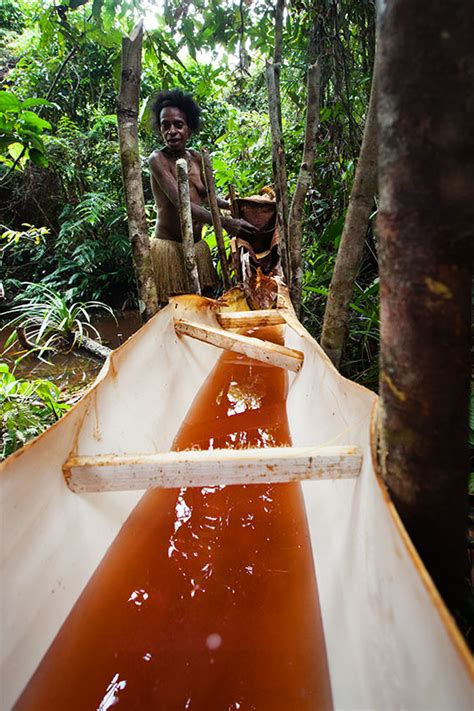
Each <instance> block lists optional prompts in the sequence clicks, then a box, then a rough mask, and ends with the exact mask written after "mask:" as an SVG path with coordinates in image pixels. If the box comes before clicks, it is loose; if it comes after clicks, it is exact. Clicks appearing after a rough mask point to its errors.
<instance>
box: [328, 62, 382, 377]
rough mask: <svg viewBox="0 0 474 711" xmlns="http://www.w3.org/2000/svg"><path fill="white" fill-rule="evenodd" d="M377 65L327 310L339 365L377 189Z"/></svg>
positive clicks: (332, 353) (330, 352)
mask: <svg viewBox="0 0 474 711" xmlns="http://www.w3.org/2000/svg"><path fill="white" fill-rule="evenodd" d="M376 92H377V68H376V66H375V67H374V75H373V79H372V91H371V94H370V101H369V108H368V111H367V118H366V121H365V127H364V136H363V139H362V146H361V149H360V155H359V161H358V163H357V169H356V174H355V177H354V184H353V186H352V191H351V197H350V200H349V206H348V208H347V214H346V219H345V221H344V229H343V231H342V237H341V242H340V244H339V250H338V253H337V258H336V264H335V266H334V272H333V275H332V279H331V284H330V286H329V294H328V300H327V303H326V309H325V312H324V320H323V330H322V334H321V346H322V348H324V350H325V351H326V353H327V354H328V356H329V357H330V358H331V360H332V362H333V363H334V365H335V366H336V368H339V365H340V362H341V356H342V351H343V348H344V344H345V341H346V338H347V333H348V321H349V303H350V300H351V297H352V292H353V290H354V282H355V280H356V278H357V274H358V273H359V269H360V264H361V261H362V255H363V251H364V244H365V236H366V234H367V226H368V223H369V217H370V212H371V210H372V207H373V204H374V195H375V191H376V188H377V101H376Z"/></svg>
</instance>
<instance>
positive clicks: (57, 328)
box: [4, 284, 114, 360]
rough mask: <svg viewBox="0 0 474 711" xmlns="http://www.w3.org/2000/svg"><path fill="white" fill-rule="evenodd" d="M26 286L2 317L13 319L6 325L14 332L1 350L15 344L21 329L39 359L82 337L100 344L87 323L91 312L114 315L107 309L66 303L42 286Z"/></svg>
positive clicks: (88, 304) (66, 301) (97, 305)
mask: <svg viewBox="0 0 474 711" xmlns="http://www.w3.org/2000/svg"><path fill="white" fill-rule="evenodd" d="M28 287H29V294H30V295H29V296H28V295H27V296H26V297H25V296H23V298H21V299H17V300H16V302H15V303H14V305H13V306H12V307H11V308H10V309H9V310H8V311H7V312H5V314H4V315H5V316H13V318H12V319H11V320H10V321H9V322H8V323H7V324H6V326H8V327H10V328H14V329H15V330H14V331H13V332H12V334H11V336H10V337H9V338H8V339H7V342H6V344H5V347H6V348H9V347H10V346H11V345H12V344H13V343H15V342H16V341H18V339H19V335H18V331H19V330H20V329H21V330H22V332H23V334H24V338H26V340H27V341H28V342H29V343H31V344H32V350H34V351H35V352H36V353H37V355H38V358H40V359H41V360H43V359H44V356H45V355H46V354H48V353H52V352H53V353H54V352H55V351H58V350H64V349H65V348H72V347H73V346H74V345H75V344H76V343H77V342H79V341H80V339H81V337H82V336H84V335H86V336H92V337H94V338H96V339H97V340H99V341H100V334H99V332H98V331H97V329H96V328H95V327H94V326H93V325H92V324H91V311H92V310H95V311H97V310H103V311H106V312H107V313H109V314H111V315H112V316H113V315H114V313H113V310H112V309H111V308H110V307H109V306H107V305H106V304H102V303H100V302H97V301H87V302H78V303H70V302H68V300H67V298H65V297H63V296H62V295H61V294H59V293H58V292H57V291H56V290H55V289H52V288H51V287H48V286H46V285H44V284H29V285H28ZM30 352H31V351H30Z"/></svg>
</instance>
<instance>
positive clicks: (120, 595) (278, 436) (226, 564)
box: [17, 329, 331, 711]
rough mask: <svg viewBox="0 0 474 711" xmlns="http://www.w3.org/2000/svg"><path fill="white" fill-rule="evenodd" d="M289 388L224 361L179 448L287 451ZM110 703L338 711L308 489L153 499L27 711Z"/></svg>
mask: <svg viewBox="0 0 474 711" xmlns="http://www.w3.org/2000/svg"><path fill="white" fill-rule="evenodd" d="M271 333H273V335H275V333H278V331H277V329H272V332H271ZM268 335H269V334H268V333H266V334H265V336H266V337H268ZM286 392H287V375H286V373H285V372H284V371H283V370H281V369H278V368H273V367H270V366H266V365H263V364H258V363H255V362H254V361H250V360H248V359H247V358H245V357H243V356H236V355H235V354H232V353H225V354H224V355H223V356H222V358H221V359H220V361H219V362H218V364H217V366H216V368H215V369H214V371H213V372H212V373H211V375H210V376H209V378H208V380H207V381H206V383H205V384H204V385H203V386H202V388H201V390H200V392H199V393H198V395H197V397H196V399H195V401H194V403H193V404H192V406H191V408H190V410H189V412H188V413H187V415H186V417H185V419H184V421H183V423H182V425H181V428H180V430H179V432H178V434H177V436H176V438H175V441H174V443H173V449H175V450H184V449H191V448H194V449H206V448H209V447H214V448H223V447H266V446H270V445H278V446H281V445H289V444H291V440H290V434H289V430H288V422H287V417H286V407H285V401H286ZM118 669H120V674H119V673H118V672H117V670H118ZM110 680H112V681H110ZM104 689H105V690H106V693H105V695H104ZM111 706H113V708H114V710H115V708H117V709H118V710H119V711H120V709H124V711H125V710H126V711H131V710H135V709H136V710H137V711H143V710H144V709H155V708H156V709H163V710H164V711H182V709H191V711H227V710H231V709H232V710H236V709H242V711H244V710H245V711H250V710H251V709H255V710H256V711H288V709H297V711H310V710H311V711H314V709H318V710H321V711H322V710H324V709H330V708H331V691H330V686H329V677H328V669H327V661H326V652H325V645H324V637H323V631H322V624H321V618H320V612H319V603H318V596H317V587H316V581H315V578H314V571H313V563H312V555H311V549H310V544H309V537H308V530H307V524H306V518H305V512H304V504H303V500H302V495H301V490H300V487H299V485H297V484H279V485H271V484H269V483H266V484H262V485H248V486H223V485H221V486H204V487H199V488H181V489H176V490H167V491H164V490H152V491H150V492H149V493H147V494H146V495H145V496H144V497H143V499H142V500H141V502H140V503H139V505H138V506H137V507H136V509H135V510H134V511H133V512H132V514H131V516H130V518H129V519H128V521H127V522H126V524H125V525H124V527H123V528H122V531H121V533H120V534H119V536H118V537H117V539H116V541H115V542H114V544H113V545H112V546H111V548H110V549H109V552H108V554H107V556H106V558H105V559H104V561H103V563H102V564H101V565H100V566H99V568H98V570H97V572H96V574H95V575H94V577H93V578H92V580H91V581H90V583H89V585H88V586H87V588H86V590H85V591H84V593H83V594H82V596H81V598H80V600H79V602H78V603H77V604H76V606H75V608H74V609H73V611H72V613H71V615H70V617H69V619H68V620H67V621H66V623H65V625H64V626H63V628H62V629H61V631H60V633H59V635H58V637H57V638H56V640H55V642H54V644H53V646H52V647H51V649H50V651H49V652H48V654H47V655H46V657H45V659H44V660H43V662H42V664H41V665H40V667H39V668H38V670H37V672H36V674H35V676H34V677H33V679H32V681H31V682H30V684H29V685H28V687H27V689H26V690H25V692H24V694H23V696H22V697H21V698H20V701H19V703H18V705H17V709H30V710H31V711H43V710H44V711H50V710H51V709H60V708H61V709H62V708H67V709H68V711H84V710H86V709H99V710H100V711H102V710H105V709H109V708H110V707H111Z"/></svg>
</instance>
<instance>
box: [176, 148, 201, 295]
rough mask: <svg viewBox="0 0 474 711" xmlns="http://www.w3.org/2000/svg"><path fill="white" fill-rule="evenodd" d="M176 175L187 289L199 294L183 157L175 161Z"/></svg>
mask: <svg viewBox="0 0 474 711" xmlns="http://www.w3.org/2000/svg"><path fill="white" fill-rule="evenodd" d="M176 177H177V181H178V210H179V219H180V222H181V236H182V240H183V256H184V266H185V268H186V274H187V275H188V282H189V291H190V293H191V294H200V293H201V287H200V284H199V275H198V270H197V265H196V255H195V252H194V234H193V219H192V215H191V198H190V197H189V179H188V165H187V163H186V160H185V159H184V158H178V160H177V161H176Z"/></svg>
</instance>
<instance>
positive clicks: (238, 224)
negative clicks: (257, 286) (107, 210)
mask: <svg viewBox="0 0 474 711" xmlns="http://www.w3.org/2000/svg"><path fill="white" fill-rule="evenodd" d="M152 112H153V117H154V121H155V124H156V127H157V130H158V131H159V133H160V134H161V137H162V138H163V141H164V143H165V146H164V148H162V149H161V150H156V151H154V152H153V153H152V154H151V156H150V159H149V165H150V169H151V187H152V190H153V195H154V197H155V202H156V207H157V220H156V228H155V238H156V239H155V240H153V241H152V257H153V263H154V268H155V274H156V281H157V290H158V300H159V301H160V303H164V302H166V301H167V300H168V296H169V295H171V294H183V293H186V292H187V291H189V286H188V280H187V275H186V271H185V268H184V259H183V249H182V236H181V225H180V219H179V213H178V184H177V179H176V161H177V159H178V158H185V159H186V161H187V164H188V176H189V192H190V198H191V214H192V219H193V232H194V242H195V245H196V246H195V252H196V262H197V267H198V272H199V282H200V284H201V291H202V293H203V294H206V295H211V294H212V291H213V289H214V288H215V287H216V285H217V275H216V272H215V269H214V266H213V264H212V259H211V253H210V250H209V247H208V245H207V243H206V242H205V241H204V240H202V239H201V237H202V225H203V224H207V225H212V216H211V213H210V212H209V210H207V209H206V208H205V207H202V204H203V203H204V202H206V201H207V194H206V188H205V186H204V181H203V177H202V176H203V171H202V162H201V156H200V154H199V153H198V152H197V151H195V150H193V149H189V148H187V143H188V140H189V139H190V137H191V136H192V135H193V134H194V133H197V132H198V130H199V127H200V113H201V110H200V108H199V106H198V105H197V103H196V102H195V101H194V99H193V98H192V97H191V96H190V95H189V94H185V93H184V92H182V91H181V90H180V89H172V90H171V91H162V92H160V94H158V96H157V98H156V101H155V103H154V105H153V108H152ZM218 205H219V207H221V208H227V209H228V208H229V207H230V205H229V204H228V203H227V202H225V200H218ZM222 226H223V227H224V229H225V230H226V231H227V232H228V233H229V234H231V235H236V236H237V235H238V236H245V235H247V236H248V235H249V234H252V233H254V232H255V227H253V225H251V224H250V223H248V222H246V221H245V220H237V219H233V218H232V217H228V216H223V217H222Z"/></svg>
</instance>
